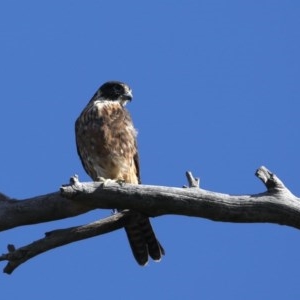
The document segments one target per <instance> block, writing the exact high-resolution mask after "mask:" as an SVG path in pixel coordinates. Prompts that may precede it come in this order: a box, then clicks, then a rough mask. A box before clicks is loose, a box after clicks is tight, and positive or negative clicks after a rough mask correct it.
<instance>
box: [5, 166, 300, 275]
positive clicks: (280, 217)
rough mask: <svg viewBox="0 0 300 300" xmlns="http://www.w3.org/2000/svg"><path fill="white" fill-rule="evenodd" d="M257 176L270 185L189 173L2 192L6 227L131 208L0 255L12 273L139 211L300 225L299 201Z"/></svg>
mask: <svg viewBox="0 0 300 300" xmlns="http://www.w3.org/2000/svg"><path fill="white" fill-rule="evenodd" d="M256 176H257V177H258V178H259V179H261V180H262V182H263V183H264V184H265V186H266V188H267V191H266V192H263V193H260V194H256V195H238V196H236V195H235V196H233V195H227V194H221V193H215V192H210V191H207V190H203V189H200V188H199V187H198V185H199V179H195V178H194V177H193V176H192V174H191V173H190V172H188V173H187V178H188V182H189V188H175V187H162V186H149V185H131V184H119V183H114V182H111V183H108V184H106V185H103V184H102V183H100V182H87V183H81V182H79V181H78V178H77V177H76V176H75V177H72V178H71V182H70V184H69V185H65V186H62V187H61V189H60V192H57V193H52V194H47V195H43V196H38V197H35V198H31V199H26V200H22V201H20V200H15V199H10V198H8V197H6V196H5V195H3V194H0V230H1V231H3V230H8V229H11V228H14V227H16V226H22V225H27V224H37V223H41V222H46V221H51V220H58V219H63V218H67V217H73V216H76V215H79V214H82V213H85V212H87V211H89V210H93V209H97V208H102V209H113V208H118V209H126V210H124V211H122V212H119V213H117V214H115V215H113V216H110V217H108V218H105V219H102V220H99V221H96V222H94V223H91V224H87V225H82V226H77V227H72V228H67V229H61V230H55V231H52V232H49V233H46V235H45V237H44V238H42V239H40V240H38V241H35V242H33V243H31V244H29V245H27V246H24V247H21V248H19V249H15V247H14V246H13V245H8V253H6V254H3V255H2V256H1V257H0V260H2V261H3V260H7V261H8V264H7V265H6V267H5V268H4V272H5V273H8V274H10V273H12V272H13V271H14V270H15V269H16V268H17V267H18V266H19V265H21V264H22V263H24V262H25V261H27V260H28V259H30V258H32V257H34V256H36V255H38V254H40V253H43V252H45V251H48V250H50V249H53V248H56V247H59V246H62V245H65V244H68V243H72V242H75V241H78V240H82V239H86V238H90V237H93V236H96V235H101V234H104V233H108V232H111V231H114V230H117V229H120V228H122V227H124V225H125V224H127V223H128V222H130V221H131V218H132V217H133V216H134V211H138V212H142V213H144V214H146V215H148V216H151V217H157V216H162V215H166V214H174V215H186V216H193V217H201V218H206V219H210V220H214V221H221V222H237V223H265V222H268V223H276V224H281V225H287V226H291V227H294V228H297V229H300V201H299V200H300V199H299V198H297V197H296V196H294V195H293V194H292V193H291V192H290V191H289V190H288V189H287V188H286V187H285V186H284V184H283V183H282V182H281V181H280V180H279V179H278V178H277V176H276V175H274V174H272V173H271V172H270V171H269V170H267V169H266V168H265V167H261V168H259V169H258V170H257V172H256ZM127 209H131V210H127ZM132 210H134V211H132Z"/></svg>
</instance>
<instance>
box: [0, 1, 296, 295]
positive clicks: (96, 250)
mask: <svg viewBox="0 0 300 300" xmlns="http://www.w3.org/2000/svg"><path fill="white" fill-rule="evenodd" d="M299 15H300V2H299V1H297V0H294V1H293V0H287V1H279V0H269V1H267V0H262V1H257V0H254V1H237V0H236V1H234V0H228V1H222V0H210V1H209V0H206V1H196V0H195V1H192V0H187V1H170V0H169V1H158V0H153V1H151V2H142V1H120V0H119V1H95V0H90V1H85V3H83V1H70V0H65V1H57V0H54V1H51V2H47V3H46V2H44V1H33V0H28V1H17V0H16V1H2V2H1V4H0V39H1V47H0V65H1V68H0V78H1V82H2V84H1V99H2V101H1V112H2V114H1V118H0V135H1V140H2V147H1V155H0V165H1V174H0V191H1V192H3V193H5V194H7V195H9V196H11V197H17V198H19V199H24V198H27V197H31V196H36V195H40V194H46V193H48V192H53V191H56V190H58V188H59V187H60V185H61V184H62V183H66V182H68V179H69V177H70V176H71V175H73V174H74V173H77V174H79V176H80V178H81V180H88V177H87V175H85V173H84V170H83V168H82V167H81V164H80V161H79V158H78V157H77V153H76V148H75V140H74V122H75V119H76V117H77V116H78V114H79V113H80V111H81V110H82V108H83V107H84V106H85V104H86V103H87V101H88V100H89V99H90V97H91V96H92V95H93V94H94V92H95V91H96V89H97V88H98V87H99V85H100V84H102V83H103V82H105V81H107V80H111V79H115V80H121V81H124V82H126V83H128V84H129V85H130V86H131V87H132V89H133V92H134V100H133V101H132V103H131V104H130V105H129V106H128V109H129V110H130V112H131V114H132V117H133V119H134V122H135V125H136V127H137V128H138V131H139V139H138V142H139V149H140V157H141V169H142V170H141V171H142V181H143V183H145V184H156V185H166V186H176V187H178V186H182V185H183V184H185V183H186V179H185V176H184V172H185V171H186V170H191V171H192V172H193V173H194V174H195V175H196V176H199V177H200V178H201V185H202V187H203V188H204V189H208V190H212V191H217V192H224V193H230V194H254V193H259V192H263V191H264V190H265V188H264V186H263V185H262V184H261V182H260V181H259V180H258V179H256V178H255V176H254V172H255V170H256V169H257V168H258V167H259V166H261V165H265V166H267V167H268V168H269V169H270V170H272V171H273V172H275V173H276V174H277V175H278V176H279V177H280V178H281V179H282V180H283V181H284V183H285V184H286V185H287V186H288V187H289V188H290V189H291V191H292V192H293V193H294V194H295V195H300V186H299V174H298V170H299V162H300V161H299V153H300V143H299V139H298V134H299V133H298V132H299V128H300V118H299V96H300V88H299V86H300V85H299V79H300V58H299V53H300V42H299V41H300V40H299V31H300V18H299ZM109 214H110V212H109V211H105V210H103V211H95V212H91V213H89V214H86V215H83V216H80V217H77V218H72V219H66V220H62V221H57V222H50V223H45V224H40V225H35V226H26V227H22V228H16V229H13V230H10V231H6V232H2V233H1V235H0V249H1V252H2V253H3V252H5V251H6V245H7V244H8V243H13V244H15V245H16V246H17V247H18V246H22V245H25V244H28V243H30V242H32V241H33V240H35V239H38V238H40V237H42V236H43V234H44V232H46V231H49V230H52V229H57V228H65V227H70V226H73V225H79V224H85V223H88V222H91V221H94V220H96V219H99V218H102V217H105V216H107V215H109ZM153 224H154V227H155V230H156V232H157V235H158V237H159V239H160V241H161V243H162V244H163V245H164V247H165V249H166V256H165V258H164V259H163V260H162V261H161V262H160V263H152V262H151V263H150V264H149V265H148V266H147V267H145V268H141V267H139V266H138V265H137V264H136V263H135V261H134V260H133V258H132V255H131V252H130V249H129V246H128V243H127V241H126V237H125V233H124V232H123V231H118V232H114V233H111V234H109V235H105V236H101V237H97V238H93V239H90V240H86V241H81V242H79V243H75V244H72V245H69V246H66V247H62V248H59V249H56V250H53V251H51V252H48V253H46V254H44V255H41V256H39V257H37V258H35V259H32V260H31V261H29V262H27V263H26V264H24V265H23V266H21V267H20V268H19V269H17V270H16V271H15V273H13V275H11V276H8V275H5V274H2V275H0V282H1V283H0V285H1V294H2V295H4V296H5V297H9V298H10V299H20V298H21V297H22V298H26V299H32V300H35V299H43V300H47V299H54V298H55V299H65V298H66V297H68V299H69V298H72V299H74V300H76V299H87V300H93V299H101V298H103V299H104V298H106V299H107V298H108V299H154V298H156V299H170V300H171V299H172V300H176V299H209V300H210V299H256V300H257V299H275V300H276V299H299V297H300V288H299V279H300V275H299V267H300V262H299V252H300V233H299V231H297V230H295V229H293V228H288V227H284V226H279V225H273V224H230V223H221V222H220V223H218V222H212V221H209V220H205V219H200V218H188V217H180V216H164V217H160V218H156V219H154V220H153ZM1 265H2V267H4V265H5V264H4V263H2V264H1Z"/></svg>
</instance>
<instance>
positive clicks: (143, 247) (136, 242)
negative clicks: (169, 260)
mask: <svg viewBox="0 0 300 300" xmlns="http://www.w3.org/2000/svg"><path fill="white" fill-rule="evenodd" d="M125 231H126V234H127V237H128V240H129V244H130V247H131V250H132V253H133V256H134V257H135V259H136V261H137V262H138V264H139V265H141V266H144V265H146V264H147V262H148V257H149V256H150V257H151V258H152V259H153V260H155V261H159V260H161V258H162V256H163V255H164V254H165V250H164V249H163V247H162V246H161V244H160V243H159V241H158V240H157V238H156V236H155V233H154V231H153V228H152V226H151V223H150V220H149V218H148V217H145V216H143V215H141V214H139V216H138V218H137V220H136V222H132V223H131V224H129V225H126V227H125Z"/></svg>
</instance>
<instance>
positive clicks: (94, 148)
mask: <svg viewBox="0 0 300 300" xmlns="http://www.w3.org/2000/svg"><path fill="white" fill-rule="evenodd" d="M131 100H132V91H131V89H130V88H129V86H128V85H127V84H125V83H122V82H119V81H109V82H106V83H104V84H103V85H102V86H101V87H100V88H99V89H98V90H97V92H96V93H95V95H94V96H93V97H92V99H91V100H90V101H89V103H88V104H87V106H86V107H85V108H84V110H83V111H82V113H81V114H80V116H79V117H78V119H77V120H76V123H75V133H76V145H77V152H78V154H79V157H80V159H81V162H82V165H83V167H84V169H85V171H86V172H87V174H88V175H89V176H90V177H91V178H92V179H93V180H94V181H97V180H99V179H100V178H101V180H107V179H111V180H116V181H122V182H125V183H132V184H139V183H141V180H140V169H139V155H138V150H137V142H136V136H137V132H136V129H135V128H134V126H133V123H132V120H131V117H130V114H129V112H128V111H127V110H126V109H125V105H126V103H127V102H128V101H131ZM125 231H126V233H127V237H128V240H129V243H130V246H131V249H132V252H133V255H134V257H135V259H136V261H137V262H138V263H139V264H140V265H142V266H143V265H146V264H147V262H148V257H149V256H150V257H151V258H152V259H153V260H156V261H159V260H160V259H161V258H162V256H163V255H164V249H163V247H162V246H161V245H160V243H159V241H158V240H157V239H156V237H155V234H154V231H153V229H152V226H151V224H150V220H149V218H148V217H146V216H144V215H142V214H139V215H138V217H137V218H136V220H134V222H132V223H130V224H129V225H128V226H126V227H125Z"/></svg>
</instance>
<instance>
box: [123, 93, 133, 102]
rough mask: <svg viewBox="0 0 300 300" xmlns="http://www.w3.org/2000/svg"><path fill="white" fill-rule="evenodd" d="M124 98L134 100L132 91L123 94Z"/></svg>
mask: <svg viewBox="0 0 300 300" xmlns="http://www.w3.org/2000/svg"><path fill="white" fill-rule="evenodd" d="M122 100H124V101H131V100H132V91H131V90H129V91H128V92H127V93H126V94H123V95H122Z"/></svg>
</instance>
